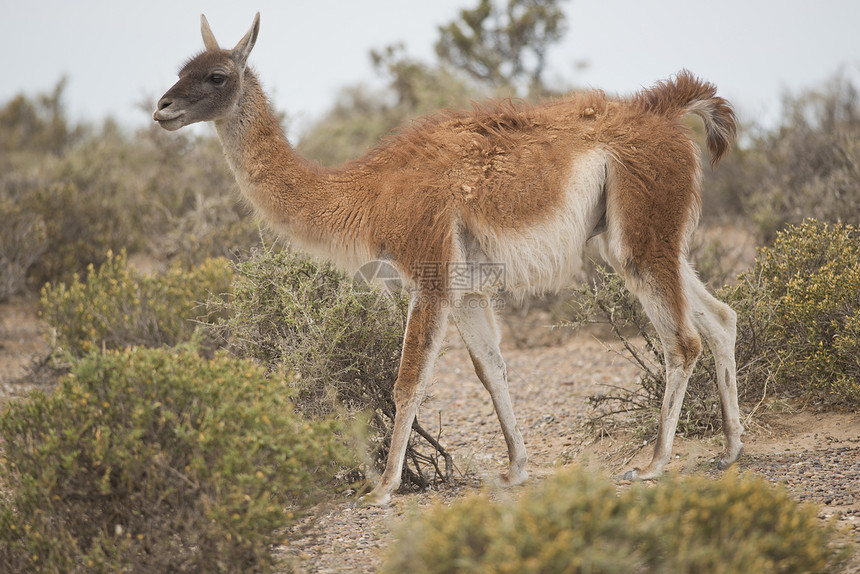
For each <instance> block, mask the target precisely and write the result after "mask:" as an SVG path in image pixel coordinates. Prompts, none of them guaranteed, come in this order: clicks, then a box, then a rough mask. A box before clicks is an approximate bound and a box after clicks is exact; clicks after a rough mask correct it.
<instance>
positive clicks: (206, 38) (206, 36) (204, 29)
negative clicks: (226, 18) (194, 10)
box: [200, 14, 221, 50]
mask: <svg viewBox="0 0 860 574" xmlns="http://www.w3.org/2000/svg"><path fill="white" fill-rule="evenodd" d="M200 33H201V34H203V45H204V46H206V49H207V50H220V49H221V47H220V46H218V41H217V40H215V35H214V34H213V33H212V28H210V27H209V21H208V20H206V16H204V15H203V14H201V15H200Z"/></svg>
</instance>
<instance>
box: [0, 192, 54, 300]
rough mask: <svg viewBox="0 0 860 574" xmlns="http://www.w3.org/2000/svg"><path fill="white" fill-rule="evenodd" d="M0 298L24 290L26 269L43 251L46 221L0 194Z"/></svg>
mask: <svg viewBox="0 0 860 574" xmlns="http://www.w3.org/2000/svg"><path fill="white" fill-rule="evenodd" d="M0 221H2V222H3V225H2V226H0V301H5V300H6V299H8V298H9V297H11V296H12V295H15V294H17V293H20V292H22V291H24V290H25V288H26V285H27V272H28V271H29V269H30V267H31V266H32V265H33V263H35V262H36V261H37V260H38V259H39V257H41V256H42V253H44V251H45V248H46V243H47V238H46V234H45V222H44V221H42V219H41V217H39V216H38V215H35V214H33V213H25V212H24V211H23V210H22V209H21V208H20V207H19V206H18V205H16V204H15V203H13V202H12V201H11V200H9V199H8V198H4V197H0Z"/></svg>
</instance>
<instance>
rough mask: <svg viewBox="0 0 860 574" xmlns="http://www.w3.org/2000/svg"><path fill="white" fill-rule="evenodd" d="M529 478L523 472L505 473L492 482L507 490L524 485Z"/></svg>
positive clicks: (527, 474)
mask: <svg viewBox="0 0 860 574" xmlns="http://www.w3.org/2000/svg"><path fill="white" fill-rule="evenodd" d="M528 478H529V473H527V472H526V471H524V470H521V471H520V472H506V473H505V474H502V475H499V476H498V477H497V478H496V479H495V480H494V481H493V484H495V485H496V486H498V487H501V488H509V487H511V486H517V485H518V484H522V483H524V482H525V481H526V480H528Z"/></svg>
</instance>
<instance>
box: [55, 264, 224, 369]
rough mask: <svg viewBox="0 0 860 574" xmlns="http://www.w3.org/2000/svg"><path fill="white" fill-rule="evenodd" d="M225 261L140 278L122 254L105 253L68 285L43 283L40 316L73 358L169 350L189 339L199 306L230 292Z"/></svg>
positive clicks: (200, 313) (174, 268) (201, 317)
mask: <svg viewBox="0 0 860 574" xmlns="http://www.w3.org/2000/svg"><path fill="white" fill-rule="evenodd" d="M231 279H232V272H231V268H230V264H229V262H228V261H227V260H226V259H208V260H206V261H205V262H203V263H202V264H201V265H199V266H197V267H192V268H190V269H183V268H182V267H180V266H179V265H174V266H172V267H171V268H170V269H169V270H168V271H166V272H164V273H156V274H152V275H145V274H142V273H140V272H138V271H135V270H134V269H133V268H132V267H130V266H129V264H128V260H127V258H126V255H125V253H124V252H121V253H120V254H118V255H114V254H112V253H111V252H108V253H107V260H106V261H105V262H104V264H102V265H101V267H99V269H98V271H96V270H95V269H94V268H93V266H92V265H90V268H89V269H88V273H87V275H86V278H85V279H81V278H80V277H78V276H77V275H74V276H73V277H72V280H71V281H70V282H69V284H68V285H66V284H65V283H59V284H57V285H53V284H50V283H48V284H46V285H45V287H44V288H43V289H42V299H41V309H40V313H41V316H42V318H44V319H45V320H46V321H47V322H48V324H49V325H50V326H51V327H52V328H53V330H54V332H55V335H56V341H55V342H56V345H57V346H58V347H59V348H60V349H62V350H64V351H66V352H68V353H71V354H72V355H73V356H75V357H80V356H82V355H84V354H85V353H87V352H89V351H91V350H93V349H101V348H106V349H122V348H125V347H131V346H147V347H159V346H173V345H176V344H179V343H183V342H187V341H189V340H191V338H192V337H193V336H194V334H195V333H196V332H197V330H198V329H197V327H198V325H199V323H200V321H207V320H210V319H212V318H208V317H206V316H205V315H206V311H205V309H204V308H203V304H204V303H205V302H206V300H207V299H208V298H209V297H210V296H212V295H219V296H220V295H221V294H223V293H225V292H227V291H229V289H230V282H231Z"/></svg>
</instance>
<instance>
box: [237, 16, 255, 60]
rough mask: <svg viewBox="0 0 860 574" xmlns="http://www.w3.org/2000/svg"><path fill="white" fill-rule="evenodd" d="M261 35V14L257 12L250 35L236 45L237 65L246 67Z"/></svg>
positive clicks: (246, 35)
mask: <svg viewBox="0 0 860 574" xmlns="http://www.w3.org/2000/svg"><path fill="white" fill-rule="evenodd" d="M259 33H260V13H259V12H257V15H256V16H254V23H253V24H251V29H250V30H248V33H247V34H245V37H244V38H242V39H241V40H239V43H238V44H236V47H235V48H233V60H235V61H236V63H237V64H239V65H240V66H242V67H244V66H245V64H246V63H247V62H248V55H250V53H251V49H252V48H253V47H254V43H255V42H256V41H257V34H259Z"/></svg>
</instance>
